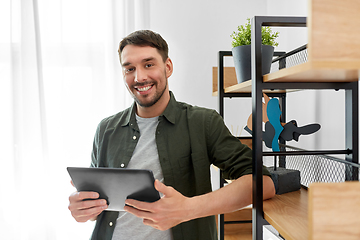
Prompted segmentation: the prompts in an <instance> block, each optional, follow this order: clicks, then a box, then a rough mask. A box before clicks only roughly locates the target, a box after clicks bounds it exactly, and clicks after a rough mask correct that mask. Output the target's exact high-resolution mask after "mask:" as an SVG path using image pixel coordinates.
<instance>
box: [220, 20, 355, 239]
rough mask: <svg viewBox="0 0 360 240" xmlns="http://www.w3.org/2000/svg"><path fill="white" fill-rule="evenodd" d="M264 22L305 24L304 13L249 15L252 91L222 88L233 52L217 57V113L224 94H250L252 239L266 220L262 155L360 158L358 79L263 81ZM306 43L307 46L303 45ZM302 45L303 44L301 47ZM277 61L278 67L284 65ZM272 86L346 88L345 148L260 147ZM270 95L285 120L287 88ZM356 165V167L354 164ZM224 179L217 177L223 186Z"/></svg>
mask: <svg viewBox="0 0 360 240" xmlns="http://www.w3.org/2000/svg"><path fill="white" fill-rule="evenodd" d="M263 26H272V27H306V17H270V16H255V17H253V18H252V19H251V28H252V29H251V30H252V36H251V38H252V39H251V40H252V45H251V52H252V56H251V64H252V91H251V93H226V92H225V91H224V60H223V59H224V57H226V56H232V53H231V51H220V52H219V59H218V100H219V102H218V109H219V114H220V115H221V116H224V98H232V97H251V98H252V126H253V129H252V141H253V142H252V145H253V159H254V161H253V213H252V223H253V224H252V228H253V229H252V236H253V239H262V237H263V228H262V227H263V225H264V224H266V221H265V219H264V212H263V200H262V199H263V185H262V165H263V157H264V156H280V157H283V160H281V161H280V163H279V165H280V166H282V165H284V166H285V160H284V158H286V156H289V155H326V154H332V155H333V154H346V159H345V160H346V161H347V162H350V163H353V164H355V165H357V166H358V159H359V149H358V148H359V147H358V146H359V134H358V133H359V129H358V124H359V119H358V109H359V107H358V103H359V98H358V81H356V82H263V76H262V74H261V69H262V66H261V28H262V27H263ZM305 47H306V46H305ZM302 48H303V47H302ZM289 54H291V53H287V54H285V55H284V53H281V54H280V55H284V56H283V57H280V58H279V59H278V60H279V61H281V60H282V59H284V58H285V57H287V56H288V55H289ZM285 65H286V64H284V63H280V64H279V67H280V68H282V67H286V66H285ZM272 89H283V90H289V89H290V90H291V89H294V90H295V89H297V90H299V89H305V90H306V89H315V90H316V89H335V90H339V89H344V90H345V115H346V116H345V117H346V127H345V134H346V137H345V149H340V150H331V151H330V150H329V151H328V150H320V151H311V152H310V151H299V150H295V151H285V150H284V148H282V150H281V151H280V152H264V151H263V149H262V93H263V90H272ZM267 95H268V96H269V97H279V98H280V104H281V105H282V106H281V109H282V116H281V121H282V122H285V116H286V113H285V104H286V91H285V92H284V93H267ZM357 168H358V167H357ZM345 179H346V180H359V170H358V169H356V168H348V169H347V170H346V177H345ZM223 184H224V180H223V179H221V180H220V186H223ZM218 230H219V231H218V232H219V239H220V240H223V239H224V217H223V215H220V218H219V226H218Z"/></svg>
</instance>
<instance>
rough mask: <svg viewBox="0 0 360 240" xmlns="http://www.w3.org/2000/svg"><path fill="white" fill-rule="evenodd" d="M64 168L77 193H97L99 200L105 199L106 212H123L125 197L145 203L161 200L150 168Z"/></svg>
mask: <svg viewBox="0 0 360 240" xmlns="http://www.w3.org/2000/svg"><path fill="white" fill-rule="evenodd" d="M67 170H68V172H69V174H70V177H71V179H72V181H73V183H74V185H75V187H76V189H77V190H78V191H79V192H81V191H93V192H98V193H99V194H100V198H101V199H106V200H107V202H108V205H109V207H108V208H107V209H106V210H109V211H123V210H124V206H125V200H126V199H127V198H130V199H136V200H139V201H145V202H155V201H157V200H159V199H160V196H159V192H158V191H156V189H155V187H154V181H155V179H154V175H153V173H152V172H151V171H150V170H145V169H120V168H78V167H68V168H67Z"/></svg>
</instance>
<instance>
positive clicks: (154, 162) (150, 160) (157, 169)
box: [112, 115, 173, 240]
mask: <svg viewBox="0 0 360 240" xmlns="http://www.w3.org/2000/svg"><path fill="white" fill-rule="evenodd" d="M136 121H137V124H138V126H139V129H140V138H139V141H138V143H137V145H136V147H135V150H134V152H133V155H132V157H131V160H130V163H129V165H128V168H132V169H149V170H151V171H152V172H153V173H154V177H155V179H158V180H159V181H161V182H163V181H164V177H163V174H162V170H161V166H160V161H159V155H158V151H157V146H156V141H155V131H156V127H157V125H158V123H159V122H158V117H155V118H141V117H139V116H137V115H136ZM123 239H124V240H128V239H131V240H145V239H146V240H151V239H156V240H171V239H173V238H172V232H171V230H170V229H169V230H167V231H160V230H157V229H155V228H152V227H150V226H146V225H144V224H143V219H141V218H138V217H135V216H134V215H132V214H130V213H127V212H120V213H119V217H118V219H117V221H116V226H115V229H114V234H113V237H112V240H123Z"/></svg>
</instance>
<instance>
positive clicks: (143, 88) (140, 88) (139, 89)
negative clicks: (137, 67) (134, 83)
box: [137, 86, 151, 92]
mask: <svg viewBox="0 0 360 240" xmlns="http://www.w3.org/2000/svg"><path fill="white" fill-rule="evenodd" d="M150 88H151V86H147V87H138V88H137V90H138V91H140V92H145V91H147V90H149V89H150Z"/></svg>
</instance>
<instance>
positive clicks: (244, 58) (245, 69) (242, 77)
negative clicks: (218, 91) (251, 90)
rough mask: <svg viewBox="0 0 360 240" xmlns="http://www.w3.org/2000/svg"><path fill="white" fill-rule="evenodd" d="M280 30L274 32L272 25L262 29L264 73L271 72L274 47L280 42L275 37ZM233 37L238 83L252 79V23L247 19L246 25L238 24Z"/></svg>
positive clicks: (232, 43)
mask: <svg viewBox="0 0 360 240" xmlns="http://www.w3.org/2000/svg"><path fill="white" fill-rule="evenodd" d="M278 36H279V32H273V31H272V30H271V28H270V27H262V29H261V38H262V45H261V53H262V74H263V75H264V74H267V73H269V72H270V67H271V61H272V58H273V54H274V47H275V46H278V45H279V43H277V42H276V41H275V39H276V38H277V37H278ZM230 37H232V42H231V45H232V47H233V48H232V54H233V59H234V66H235V72H236V77H237V80H238V83H241V82H244V81H247V80H250V79H251V23H250V18H248V19H247V23H246V24H245V25H240V26H238V31H237V32H235V31H234V32H233V33H232V34H231V35H230Z"/></svg>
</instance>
